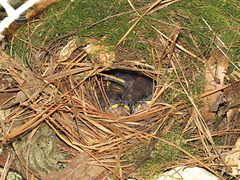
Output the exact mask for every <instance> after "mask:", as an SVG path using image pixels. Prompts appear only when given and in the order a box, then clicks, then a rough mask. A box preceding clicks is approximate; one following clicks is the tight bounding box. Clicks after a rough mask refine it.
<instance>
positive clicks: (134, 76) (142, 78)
mask: <svg viewBox="0 0 240 180" xmlns="http://www.w3.org/2000/svg"><path fill="white" fill-rule="evenodd" d="M98 79H99V80H100V83H99V85H100V86H98V88H97V98H98V102H99V104H100V107H101V109H102V110H104V111H106V112H110V113H112V114H115V115H119V116H125V115H131V114H134V113H137V112H138V111H140V110H146V109H147V108H148V107H149V105H150V102H151V99H152V91H153V79H151V78H150V77H148V76H146V75H144V74H143V73H141V72H138V71H131V70H124V69H113V70H108V71H103V72H102V73H101V76H99V78H98Z"/></svg>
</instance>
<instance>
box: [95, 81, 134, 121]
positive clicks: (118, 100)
mask: <svg viewBox="0 0 240 180" xmlns="http://www.w3.org/2000/svg"><path fill="white" fill-rule="evenodd" d="M106 84H107V85H106V86H105V87H104V90H105V93H106V97H105V96H103V95H102V93H100V92H99V93H98V99H99V101H100V104H101V106H102V109H103V110H105V111H107V112H110V113H112V114H115V115H119V116H126V115H129V113H130V107H129V105H128V102H127V101H126V99H124V95H123V89H122V86H121V85H119V84H116V83H114V82H107V83H106ZM104 97H105V98H104Z"/></svg>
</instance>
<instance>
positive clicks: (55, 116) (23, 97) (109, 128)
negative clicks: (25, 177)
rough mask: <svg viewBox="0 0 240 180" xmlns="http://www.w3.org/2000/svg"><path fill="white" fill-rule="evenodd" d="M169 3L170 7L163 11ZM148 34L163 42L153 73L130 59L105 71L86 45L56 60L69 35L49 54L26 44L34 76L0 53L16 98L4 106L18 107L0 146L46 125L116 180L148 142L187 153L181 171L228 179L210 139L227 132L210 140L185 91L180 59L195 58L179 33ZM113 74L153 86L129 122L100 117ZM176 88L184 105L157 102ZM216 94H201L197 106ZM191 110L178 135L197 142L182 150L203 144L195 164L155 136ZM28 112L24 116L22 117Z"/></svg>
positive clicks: (193, 159) (48, 49)
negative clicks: (127, 157) (125, 73)
mask: <svg viewBox="0 0 240 180" xmlns="http://www.w3.org/2000/svg"><path fill="white" fill-rule="evenodd" d="M174 2H175V1H168V3H174ZM129 3H130V1H129ZM159 3H160V1H156V2H155V3H154V4H153V5H152V6H151V7H149V8H148V9H147V10H146V12H145V13H144V14H143V15H142V16H140V17H139V19H137V20H136V21H135V23H134V24H133V26H132V27H131V28H130V29H129V30H128V31H127V32H126V34H125V35H124V36H123V37H122V39H121V40H120V41H119V43H118V44H117V46H118V45H119V44H120V43H121V42H122V41H123V40H124V38H126V36H127V35H128V34H129V33H130V32H131V31H132V30H133V28H134V27H135V25H136V24H137V23H138V22H139V21H140V20H141V19H142V17H143V16H144V15H146V14H147V13H149V12H151V11H153V10H154V9H153V8H154V7H155V6H156V5H157V4H159ZM162 7H165V5H164V4H163V5H162V6H160V8H162ZM158 8H159V6H158ZM151 26H152V25H151ZM152 28H153V29H155V30H156V31H157V33H159V35H160V36H162V37H163V38H162V39H161V41H162V45H163V48H162V51H161V52H159V51H158V49H156V48H155V46H154V45H152V46H151V48H152V49H151V52H152V58H153V59H152V61H153V65H152V66H151V65H149V64H147V63H146V62H140V61H133V60H131V61H130V60H127V59H126V60H124V61H116V62H111V66H107V65H105V64H104V63H99V62H98V61H97V60H96V59H92V58H91V57H90V56H89V55H88V54H87V53H86V52H85V51H84V50H83V48H84V47H85V44H77V45H76V46H74V48H72V49H71V51H70V53H68V54H67V55H66V56H65V57H64V58H62V57H60V54H59V52H60V51H61V50H62V48H63V47H64V46H65V45H63V44H64V43H63V42H64V41H66V40H67V41H69V40H71V37H72V36H73V35H74V33H73V34H68V35H66V36H63V37H60V38H58V39H57V40H55V41H53V42H52V43H50V45H48V46H45V45H44V42H43V46H42V49H41V50H37V49H35V48H34V47H31V44H29V46H30V49H31V53H32V62H34V65H33V66H32V69H29V68H26V67H25V66H24V64H21V61H19V60H18V59H13V58H11V57H10V56H9V55H7V54H6V53H4V52H3V51H1V53H0V62H2V63H3V64H4V66H5V70H4V72H3V74H4V76H11V77H12V78H13V79H14V83H13V84H12V86H11V88H10V89H8V91H15V92H16V91H17V92H18V94H17V95H16V96H17V97H16V98H13V99H10V100H9V102H6V103H5V104H4V106H5V107H11V106H16V104H17V105H18V106H16V108H15V109H14V111H12V112H11V113H10V114H9V115H8V116H7V117H6V118H5V119H6V121H4V123H2V124H1V126H2V129H3V130H4V131H3V132H4V135H3V137H2V142H3V143H7V142H11V141H13V140H14V138H15V137H17V136H19V135H21V134H23V133H25V132H29V131H31V130H33V129H34V128H36V127H37V126H38V125H41V123H43V122H46V123H48V124H49V126H50V127H51V128H52V129H53V130H54V131H55V132H56V134H57V135H58V137H59V138H60V139H61V140H62V141H63V142H65V143H66V144H68V145H69V146H70V147H72V148H74V149H75V150H77V151H79V152H82V151H85V152H87V153H88V154H90V155H91V156H92V157H93V159H95V161H96V162H97V163H99V164H100V165H101V166H104V167H106V168H107V169H108V170H110V171H111V172H112V173H113V174H114V179H116V177H117V176H118V177H119V176H122V170H123V171H125V169H129V167H134V166H135V164H127V165H126V164H125V165H124V166H123V165H122V164H123V162H122V161H121V157H122V155H123V152H124V151H126V150H127V149H128V147H129V146H132V145H139V144H143V143H145V144H150V142H151V140H152V139H157V140H160V141H162V142H164V143H167V144H169V145H171V146H173V147H176V148H177V149H179V150H180V151H182V152H183V153H185V154H186V155H187V156H188V157H189V159H188V161H187V163H186V164H188V165H193V164H195V165H198V166H202V167H205V168H206V169H208V170H209V171H211V172H212V173H214V174H216V176H218V177H219V178H220V179H224V178H223V177H222V176H220V175H219V174H218V173H217V172H215V171H214V170H213V167H215V166H216V163H219V164H222V165H223V166H224V167H225V169H226V172H228V168H227V165H226V163H225V162H224V158H223V156H222V154H221V152H220V151H219V148H218V147H217V146H216V145H215V143H214V141H213V137H212V136H218V135H219V133H221V136H223V135H226V134H227V133H231V132H229V131H226V132H211V131H210V130H209V127H208V125H207V123H206V121H205V120H204V119H203V117H202V115H201V113H200V110H199V108H198V105H197V103H198V102H196V99H198V98H196V97H194V96H193V95H192V94H191V93H190V92H189V91H188V89H187V88H186V87H188V86H189V82H188V80H187V78H186V76H185V74H184V71H183V70H182V69H181V63H180V62H179V61H180V59H179V58H178V57H179V56H178V52H179V51H181V52H183V53H185V54H186V55H187V56H188V57H190V58H197V56H196V55H195V54H193V53H191V52H189V51H188V50H186V49H185V48H184V47H182V46H181V45H179V44H178V43H177V39H178V36H179V31H180V28H179V27H178V26H177V27H176V28H175V30H174V31H173V32H172V33H171V34H170V36H169V37H167V36H166V35H164V34H163V33H162V32H160V31H159V30H158V29H157V28H156V27H153V26H152ZM156 57H157V58H156ZM197 60H198V61H201V62H202V63H203V64H205V60H202V59H200V58H197ZM163 61H167V62H168V63H169V66H170V65H171V67H172V68H173V70H174V73H175V80H174V81H172V80H170V79H168V78H165V77H164V76H165V75H166V71H167V70H166V69H163V67H162V62H163ZM176 66H177V67H176ZM179 67H180V68H179ZM177 68H179V69H180V71H179V70H177ZM110 69H124V70H132V71H138V72H141V73H143V74H145V75H147V76H149V77H150V78H152V79H153V82H154V89H153V97H152V101H151V104H150V107H149V108H148V109H145V110H143V111H139V112H137V113H135V114H133V115H129V116H117V115H113V114H111V113H108V112H105V111H103V110H102V109H101V106H100V104H99V101H98V98H97V92H96V91H97V89H101V87H102V81H101V76H102V73H103V71H106V70H110ZM173 84H178V86H179V87H181V91H182V92H183V93H184V94H185V95H186V97H187V100H179V101H176V102H174V103H172V104H168V103H166V102H162V101H161V100H162V99H161V98H162V95H163V94H164V93H166V92H167V91H168V90H171V89H173V88H174V86H173ZM227 86H230V85H227ZM227 86H225V87H223V88H226V87H227ZM223 88H221V89H223ZM221 89H218V90H214V91H211V92H206V93H205V94H203V95H202V96H200V97H199V98H203V97H206V96H208V95H210V94H212V93H215V92H217V91H219V90H221ZM20 92H21V93H20ZM197 101H198V100H197ZM189 108H191V109H192V114H190V116H191V117H190V118H189V119H187V120H185V123H183V124H184V125H185V126H184V127H182V129H184V131H185V132H186V131H191V130H192V129H194V130H193V131H192V134H194V135H195V136H192V137H191V138H190V139H187V140H186V142H187V143H189V144H191V142H193V141H196V140H200V141H201V144H202V145H201V147H199V146H198V147H197V148H198V149H201V152H204V153H205V154H204V157H200V155H199V156H198V155H197V156H196V157H195V156H193V155H192V154H191V153H189V152H188V151H186V150H184V149H183V148H181V147H179V146H177V145H176V144H173V143H171V142H169V141H166V140H164V139H163V138H160V137H159V134H160V135H164V134H166V133H167V132H168V131H169V130H170V129H171V128H172V126H173V125H174V124H175V122H176V121H177V118H174V117H176V115H178V114H182V113H183V112H184V111H186V109H189ZM26 112H28V114H29V115H28V116H27V117H26V114H25V113H26ZM188 113H189V112H188ZM23 117H24V118H25V119H28V120H27V122H26V123H25V124H23V125H21V126H20V127H18V128H16V129H13V128H12V127H13V124H14V122H16V121H19V120H21V119H22V118H23ZM157 132H158V133H157ZM192 146H194V145H192ZM107 157H110V158H107ZM109 159H110V160H109ZM109 161H110V162H109Z"/></svg>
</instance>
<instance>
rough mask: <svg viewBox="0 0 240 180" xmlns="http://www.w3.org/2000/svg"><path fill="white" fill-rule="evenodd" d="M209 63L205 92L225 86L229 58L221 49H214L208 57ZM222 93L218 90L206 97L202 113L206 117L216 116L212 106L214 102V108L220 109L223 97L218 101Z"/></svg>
mask: <svg viewBox="0 0 240 180" xmlns="http://www.w3.org/2000/svg"><path fill="white" fill-rule="evenodd" d="M207 63H208V64H207V66H206V76H205V82H206V86H205V92H208V91H212V90H214V89H218V88H221V87H223V85H224V82H223V81H224V76H225V74H226V70H227V68H228V59H227V57H225V56H224V54H223V53H222V52H220V51H219V50H215V51H213V53H212V55H211V57H210V58H209V59H208V62H207ZM220 93H221V92H216V93H214V94H212V95H210V96H208V97H206V98H204V100H203V102H204V104H205V105H204V107H203V108H202V115H203V117H204V118H205V119H209V118H215V115H216V113H215V112H210V106H211V105H212V104H214V105H215V106H216V107H214V108H213V107H212V109H218V105H219V103H220V101H221V98H219V100H218V101H219V102H217V99H218V97H219V95H220Z"/></svg>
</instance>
